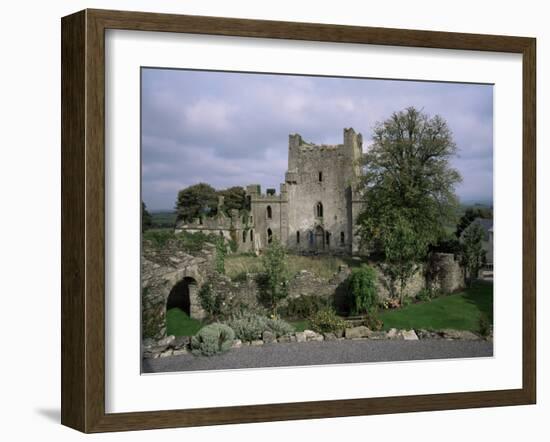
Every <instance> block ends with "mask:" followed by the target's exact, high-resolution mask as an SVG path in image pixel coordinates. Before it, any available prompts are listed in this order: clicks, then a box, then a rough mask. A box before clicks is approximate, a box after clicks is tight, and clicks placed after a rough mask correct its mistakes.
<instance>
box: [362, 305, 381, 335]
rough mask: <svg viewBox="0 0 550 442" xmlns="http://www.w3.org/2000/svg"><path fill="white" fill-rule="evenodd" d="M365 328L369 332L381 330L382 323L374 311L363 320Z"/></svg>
mask: <svg viewBox="0 0 550 442" xmlns="http://www.w3.org/2000/svg"><path fill="white" fill-rule="evenodd" d="M365 326H366V327H367V328H369V329H370V330H374V331H378V330H382V327H383V326H384V322H383V321H382V320H381V319H380V318H379V317H378V314H377V313H376V311H375V310H373V311H372V312H370V313H369V314H368V315H367V318H366V319H365Z"/></svg>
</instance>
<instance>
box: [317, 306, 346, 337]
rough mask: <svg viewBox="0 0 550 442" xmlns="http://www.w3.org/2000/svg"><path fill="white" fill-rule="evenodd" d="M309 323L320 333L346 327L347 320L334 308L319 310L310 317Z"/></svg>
mask: <svg viewBox="0 0 550 442" xmlns="http://www.w3.org/2000/svg"><path fill="white" fill-rule="evenodd" d="M309 323H310V326H311V328H312V329H313V330H314V331H316V332H318V333H335V332H338V331H341V330H343V329H344V328H345V327H346V322H345V321H344V320H343V319H342V318H340V317H339V316H337V315H336V312H335V311H334V310H333V309H324V310H320V311H318V312H317V313H315V314H314V315H313V316H312V317H311V318H310V320H309Z"/></svg>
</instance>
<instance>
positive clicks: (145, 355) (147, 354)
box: [143, 351, 160, 359]
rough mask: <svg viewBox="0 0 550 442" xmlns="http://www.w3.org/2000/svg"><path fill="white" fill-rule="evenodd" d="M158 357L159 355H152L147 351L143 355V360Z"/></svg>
mask: <svg viewBox="0 0 550 442" xmlns="http://www.w3.org/2000/svg"><path fill="white" fill-rule="evenodd" d="M159 356H160V353H152V352H149V351H146V352H144V353H143V358H144V359H156V358H158V357H159Z"/></svg>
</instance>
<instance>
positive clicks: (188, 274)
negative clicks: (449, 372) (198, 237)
mask: <svg viewBox="0 0 550 442" xmlns="http://www.w3.org/2000/svg"><path fill="white" fill-rule="evenodd" d="M214 256H215V250H214V246H213V245H211V244H207V245H206V246H205V248H204V249H203V250H202V251H201V252H199V253H196V254H190V253H188V252H186V251H183V250H181V249H179V248H178V247H177V246H176V245H173V244H167V245H165V246H164V247H163V248H162V249H160V250H159V249H158V248H156V247H154V246H153V245H151V244H150V243H149V242H147V241H145V242H144V243H143V252H142V260H141V312H142V332H143V336H144V337H151V338H155V339H160V338H163V337H164V336H166V303H167V300H168V296H169V294H170V292H171V291H172V289H173V288H174V286H176V284H178V283H179V282H180V281H183V280H184V279H185V278H192V280H193V281H194V282H195V283H196V284H195V287H193V289H192V290H190V292H189V297H190V312H189V313H190V316H191V317H192V318H197V319H202V318H203V317H204V316H205V312H204V310H203V309H202V308H201V306H200V302H199V299H198V290H199V289H200V287H201V286H202V284H203V283H204V282H205V281H206V280H207V279H208V275H209V274H211V273H212V272H213V268H214Z"/></svg>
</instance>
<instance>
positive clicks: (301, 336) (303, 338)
mask: <svg viewBox="0 0 550 442" xmlns="http://www.w3.org/2000/svg"><path fill="white" fill-rule="evenodd" d="M306 340H307V339H306V334H305V332H296V342H306Z"/></svg>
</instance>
